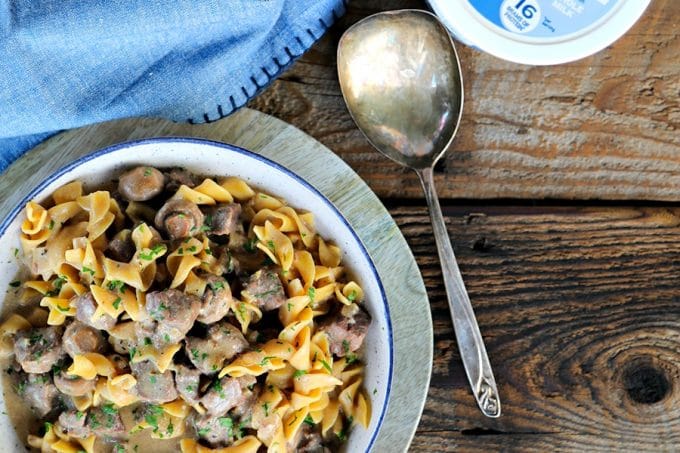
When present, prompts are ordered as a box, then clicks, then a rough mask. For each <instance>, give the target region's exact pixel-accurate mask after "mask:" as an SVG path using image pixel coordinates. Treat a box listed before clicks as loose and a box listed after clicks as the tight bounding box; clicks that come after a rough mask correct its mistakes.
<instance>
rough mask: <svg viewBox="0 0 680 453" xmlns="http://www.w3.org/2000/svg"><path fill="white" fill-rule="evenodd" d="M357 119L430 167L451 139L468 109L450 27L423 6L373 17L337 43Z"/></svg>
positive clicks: (392, 152)
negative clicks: (464, 99) (448, 31)
mask: <svg viewBox="0 0 680 453" xmlns="http://www.w3.org/2000/svg"><path fill="white" fill-rule="evenodd" d="M338 75H339V79H340V83H341V86H342V94H343V96H344V98H345V102H346V103H347V106H348V108H349V111H350V113H351V115H352V118H353V119H354V121H355V122H356V123H357V125H358V126H359V129H361V130H362V131H363V133H364V134H365V135H366V137H367V138H368V140H369V141H370V142H371V144H373V146H375V147H376V148H377V149H378V150H380V151H381V152H382V153H384V154H385V155H387V156H388V157H390V158H391V159H393V160H395V161H396V162H399V163H401V164H403V165H406V166H408V167H413V168H427V167H430V166H431V165H432V164H433V163H434V162H436V161H437V159H439V158H440V157H441V156H442V155H443V153H444V152H445V151H446V149H447V147H448V146H449V144H450V143H451V141H452V140H453V137H454V135H455V133H456V130H457V128H458V124H459V122H460V117H461V114H462V112H463V90H462V75H461V72H460V65H459V63H458V55H457V54H456V49H455V47H453V45H452V43H451V38H450V37H449V35H448V33H447V32H446V29H445V28H444V27H443V26H442V24H441V23H440V22H439V21H438V20H437V19H436V18H435V17H434V16H432V15H431V14H428V13H425V12H424V11H417V10H405V11H390V12H385V13H380V14H375V15H373V16H370V17H368V18H366V19H364V20H362V21H361V22H358V23H357V24H355V25H354V26H353V27H352V28H351V29H350V30H348V31H347V32H346V33H345V35H344V36H343V37H342V39H341V41H340V45H339V47H338Z"/></svg>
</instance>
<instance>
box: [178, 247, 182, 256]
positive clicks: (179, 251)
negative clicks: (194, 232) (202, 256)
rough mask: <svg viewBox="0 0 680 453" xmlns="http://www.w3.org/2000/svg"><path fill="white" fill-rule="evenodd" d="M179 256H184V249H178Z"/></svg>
mask: <svg viewBox="0 0 680 453" xmlns="http://www.w3.org/2000/svg"><path fill="white" fill-rule="evenodd" d="M177 254H178V255H184V248H182V247H180V248H178V249H177Z"/></svg>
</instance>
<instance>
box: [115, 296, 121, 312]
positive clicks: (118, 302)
mask: <svg viewBox="0 0 680 453" xmlns="http://www.w3.org/2000/svg"><path fill="white" fill-rule="evenodd" d="M121 302H122V299H121V298H120V297H117V298H116V300H114V301H113V308H115V309H116V310H118V307H120V303H121Z"/></svg>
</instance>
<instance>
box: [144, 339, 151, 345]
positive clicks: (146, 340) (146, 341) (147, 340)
mask: <svg viewBox="0 0 680 453" xmlns="http://www.w3.org/2000/svg"><path fill="white" fill-rule="evenodd" d="M144 344H145V345H146V346H151V338H149V337H146V338H144Z"/></svg>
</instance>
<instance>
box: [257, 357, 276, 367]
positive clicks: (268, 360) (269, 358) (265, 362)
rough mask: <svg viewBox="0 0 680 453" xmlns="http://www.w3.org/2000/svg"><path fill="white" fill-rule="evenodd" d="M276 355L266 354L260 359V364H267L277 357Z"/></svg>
mask: <svg viewBox="0 0 680 453" xmlns="http://www.w3.org/2000/svg"><path fill="white" fill-rule="evenodd" d="M275 358H276V357H274V356H266V357H265V358H263V359H262V360H261V361H260V366H267V364H268V363H270V362H271V359H275Z"/></svg>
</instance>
